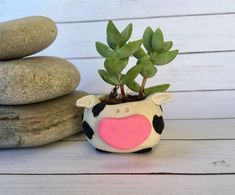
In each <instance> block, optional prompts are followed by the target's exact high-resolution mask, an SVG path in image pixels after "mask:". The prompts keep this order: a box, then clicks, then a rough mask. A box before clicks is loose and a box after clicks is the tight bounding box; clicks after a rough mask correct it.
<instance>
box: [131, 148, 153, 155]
mask: <svg viewBox="0 0 235 195" xmlns="http://www.w3.org/2000/svg"><path fill="white" fill-rule="evenodd" d="M150 151H152V148H145V149H142V150H139V151H136V152H134V153H138V154H139V153H147V152H150Z"/></svg>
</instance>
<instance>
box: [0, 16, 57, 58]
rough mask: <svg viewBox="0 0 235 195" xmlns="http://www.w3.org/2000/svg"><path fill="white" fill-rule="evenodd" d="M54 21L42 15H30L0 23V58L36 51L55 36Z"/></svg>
mask: <svg viewBox="0 0 235 195" xmlns="http://www.w3.org/2000/svg"><path fill="white" fill-rule="evenodd" d="M56 35H57V28H56V25H55V23H54V22H53V21H52V20H51V19H50V18H47V17H44V16H31V17H26V18H20V19H16V20H11V21H8V22H4V23H0V60H11V59H15V58H20V57H25V56H29V55H32V54H34V53H37V52H39V51H41V50H43V49H45V48H47V47H48V46H49V45H50V44H51V43H52V42H53V41H54V40H55V38H56Z"/></svg>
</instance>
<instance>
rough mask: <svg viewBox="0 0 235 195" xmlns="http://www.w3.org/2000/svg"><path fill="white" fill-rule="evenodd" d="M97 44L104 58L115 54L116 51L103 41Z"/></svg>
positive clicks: (97, 48)
mask: <svg viewBox="0 0 235 195" xmlns="http://www.w3.org/2000/svg"><path fill="white" fill-rule="evenodd" d="M95 46H96V50H97V51H98V53H99V54H100V55H101V56H103V57H104V58H107V57H110V56H112V55H114V51H113V50H111V49H110V48H109V47H108V46H107V45H105V44H103V43H101V42H96V43H95Z"/></svg>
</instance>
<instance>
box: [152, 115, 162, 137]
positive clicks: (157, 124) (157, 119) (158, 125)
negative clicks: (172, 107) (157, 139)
mask: <svg viewBox="0 0 235 195" xmlns="http://www.w3.org/2000/svg"><path fill="white" fill-rule="evenodd" d="M153 128H154V129H155V131H156V132H157V133H158V134H160V135H161V134H162V131H163V129H164V121H163V118H162V116H157V115H154V117H153Z"/></svg>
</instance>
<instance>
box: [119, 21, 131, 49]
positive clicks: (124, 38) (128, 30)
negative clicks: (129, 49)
mask: <svg viewBox="0 0 235 195" xmlns="http://www.w3.org/2000/svg"><path fill="white" fill-rule="evenodd" d="M131 34H132V23H130V24H128V26H127V27H126V28H125V29H124V30H123V31H122V32H121V36H122V42H121V45H123V44H125V43H126V42H127V41H128V40H129V39H130V37H131Z"/></svg>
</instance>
